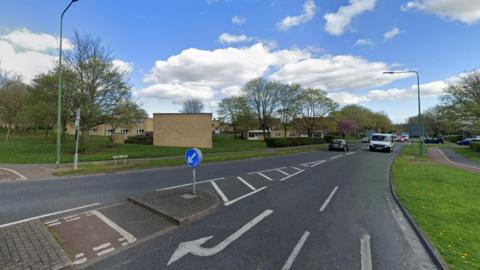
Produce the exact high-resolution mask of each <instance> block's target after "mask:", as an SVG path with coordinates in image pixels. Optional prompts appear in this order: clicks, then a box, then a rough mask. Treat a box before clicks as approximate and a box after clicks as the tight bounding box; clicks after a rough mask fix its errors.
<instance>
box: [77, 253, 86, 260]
mask: <svg viewBox="0 0 480 270" xmlns="http://www.w3.org/2000/svg"><path fill="white" fill-rule="evenodd" d="M83 256H85V254H83V253H78V254H77V255H75V259H79V258H81V257H83Z"/></svg>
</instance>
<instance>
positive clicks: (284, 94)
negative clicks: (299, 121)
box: [278, 84, 302, 137]
mask: <svg viewBox="0 0 480 270" xmlns="http://www.w3.org/2000/svg"><path fill="white" fill-rule="evenodd" d="M301 93H302V86H301V85H300V84H287V85H281V86H280V96H279V103H280V109H279V110H278V113H279V114H280V117H281V118H280V121H281V123H282V126H283V129H284V132H285V133H284V137H287V130H288V128H289V127H290V126H291V124H292V121H293V120H294V119H295V117H296V116H297V115H298V110H299V100H300V94H301Z"/></svg>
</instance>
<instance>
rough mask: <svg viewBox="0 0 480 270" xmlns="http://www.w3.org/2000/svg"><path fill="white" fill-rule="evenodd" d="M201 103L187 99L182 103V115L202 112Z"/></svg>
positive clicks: (198, 100)
mask: <svg viewBox="0 0 480 270" xmlns="http://www.w3.org/2000/svg"><path fill="white" fill-rule="evenodd" d="M204 107H205V106H204V105H203V102H202V101H201V100H200V99H198V98H189V99H187V100H185V101H184V102H183V108H182V110H181V112H182V113H201V112H202V111H203V108H204Z"/></svg>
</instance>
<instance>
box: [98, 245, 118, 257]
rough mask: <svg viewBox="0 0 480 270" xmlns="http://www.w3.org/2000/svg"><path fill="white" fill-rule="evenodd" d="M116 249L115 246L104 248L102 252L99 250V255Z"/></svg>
mask: <svg viewBox="0 0 480 270" xmlns="http://www.w3.org/2000/svg"><path fill="white" fill-rule="evenodd" d="M114 250H115V248H113V247H111V248H108V249H104V250H102V251H100V252H97V256H98V257H100V256H102V255H105V254H107V253H109V252H112V251H114Z"/></svg>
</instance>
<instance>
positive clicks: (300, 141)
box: [265, 138, 325, 148]
mask: <svg viewBox="0 0 480 270" xmlns="http://www.w3.org/2000/svg"><path fill="white" fill-rule="evenodd" d="M265 143H266V144H267V146H268V147H275V148H276V147H289V146H299V145H309V144H322V143H325V139H323V138H266V139H265Z"/></svg>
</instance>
